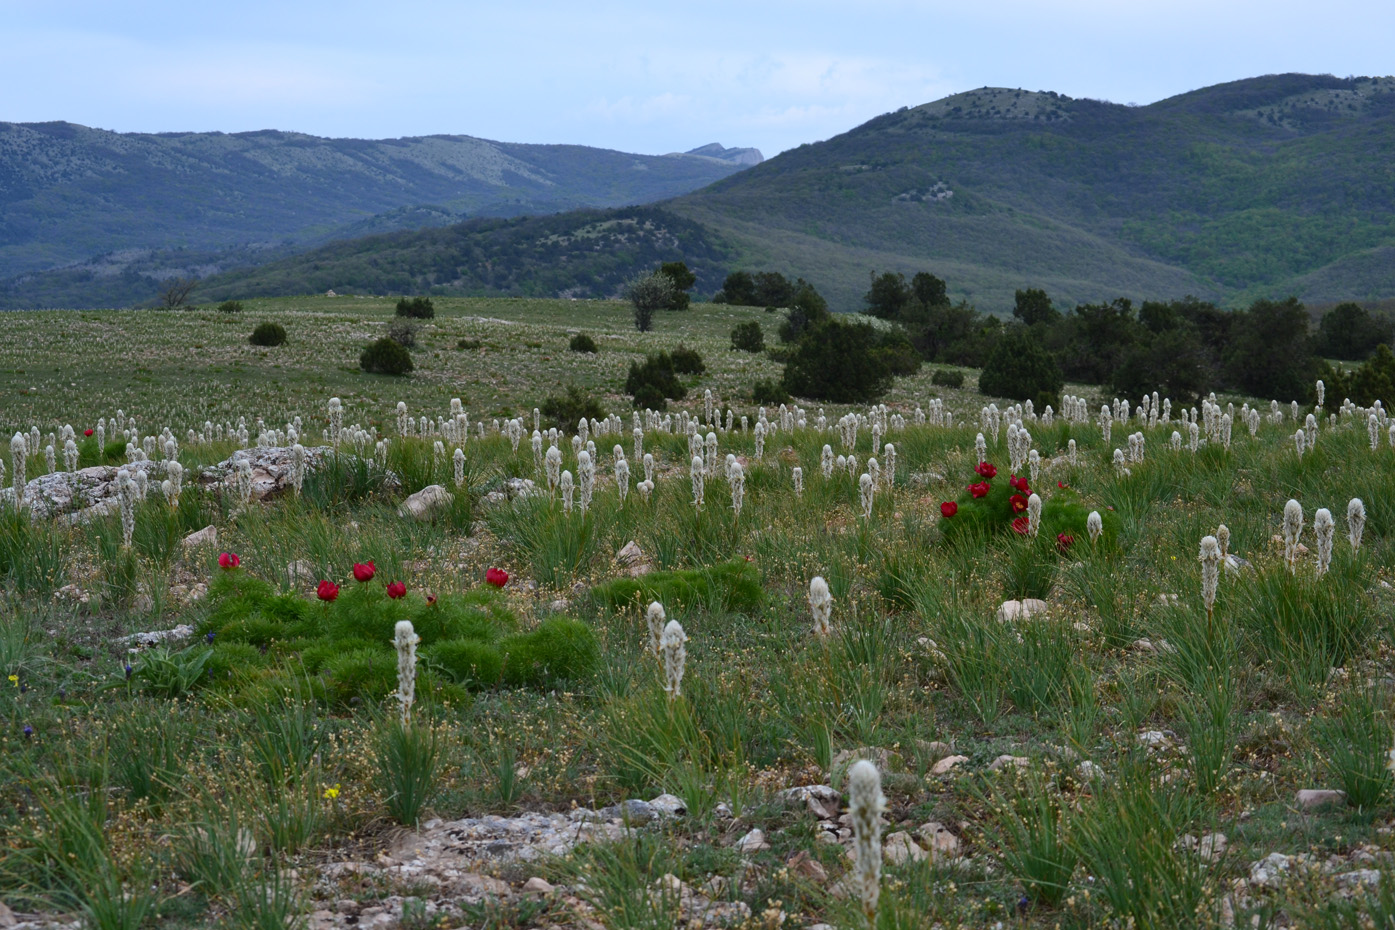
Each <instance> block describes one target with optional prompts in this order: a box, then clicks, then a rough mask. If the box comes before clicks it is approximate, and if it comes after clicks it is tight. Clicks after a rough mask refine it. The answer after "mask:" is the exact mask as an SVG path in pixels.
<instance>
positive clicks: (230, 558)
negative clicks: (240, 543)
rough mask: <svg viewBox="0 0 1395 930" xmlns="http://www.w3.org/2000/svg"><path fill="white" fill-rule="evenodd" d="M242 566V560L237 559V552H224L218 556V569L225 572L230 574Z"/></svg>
mask: <svg viewBox="0 0 1395 930" xmlns="http://www.w3.org/2000/svg"><path fill="white" fill-rule="evenodd" d="M241 564H242V560H241V559H239V558H238V557H237V553H236V552H223V553H220V554H219V555H218V567H219V568H221V569H222V570H223V571H225V572H230V571H232V570H233V569H234V568H237V567H238V566H239V565H241Z"/></svg>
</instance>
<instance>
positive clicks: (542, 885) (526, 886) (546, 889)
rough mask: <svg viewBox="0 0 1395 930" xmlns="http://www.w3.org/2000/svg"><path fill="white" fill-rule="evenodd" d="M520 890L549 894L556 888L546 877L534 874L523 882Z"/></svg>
mask: <svg viewBox="0 0 1395 930" xmlns="http://www.w3.org/2000/svg"><path fill="white" fill-rule="evenodd" d="M521 890H522V892H523V894H530V895H549V894H552V892H553V891H555V890H556V889H555V888H554V887H553V885H552V883H551V882H549V881H548V880H547V879H545V878H539V877H538V876H536V875H534V876H533V877H532V878H530V879H528V880H527V881H526V882H524V883H523V888H522V889H521Z"/></svg>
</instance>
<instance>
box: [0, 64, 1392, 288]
mask: <svg viewBox="0 0 1395 930" xmlns="http://www.w3.org/2000/svg"><path fill="white" fill-rule="evenodd" d="M728 151H731V150H719V157H718V160H719V161H724V160H725V161H734V162H735V163H736V164H740V161H739V159H737V158H730V159H723V158H722V157H721V154H722V153H725V152H728ZM1392 151H1395V78H1389V77H1375V78H1368V77H1360V78H1337V77H1332V76H1330V75H1304V74H1282V75H1269V76H1265V77H1259V78H1252V79H1247V80H1242V81H1236V82H1232V83H1227V84H1220V85H1215V86H1212V87H1207V88H1202V89H1200V90H1196V91H1192V92H1190V93H1186V94H1182V95H1179V96H1176V97H1171V98H1168V99H1166V100H1162V101H1159V102H1157V103H1153V104H1150V105H1148V106H1141V107H1140V106H1125V105H1121V104H1114V103H1109V102H1107V101H1101V100H1091V99H1073V98H1070V97H1066V96H1063V95H1060V94H1057V93H1053V92H1049V91H1027V90H1021V89H1010V88H981V89H979V90H976V91H970V92H967V93H963V94H956V95H954V96H951V97H947V98H945V99H943V100H938V101H934V102H932V103H927V104H924V105H921V106H917V107H906V108H902V109H901V110H898V111H896V112H894V113H888V114H885V115H883V116H880V117H877V118H875V119H873V120H871V121H869V122H867V123H864V124H863V125H861V126H858V127H856V128H854V129H851V130H850V131H848V132H846V133H843V134H841V135H838V136H835V137H833V138H831V139H828V140H826V141H823V142H818V143H811V144H806V145H802V146H800V147H798V148H795V149H793V150H790V151H787V152H783V153H781V154H780V155H778V156H776V157H774V158H771V159H769V160H765V161H762V162H760V163H758V164H754V165H751V166H749V167H744V168H743V169H742V170H739V171H736V172H728V173H727V174H725V175H724V176H723V177H722V178H720V179H716V180H714V181H713V182H712V183H709V184H706V185H705V186H702V187H700V188H698V189H695V190H690V191H687V192H684V193H681V194H677V195H676V196H671V197H669V198H668V199H664V200H659V201H658V202H655V203H650V204H648V205H644V206H626V207H622V208H616V209H610V210H606V209H600V210H597V209H595V206H601V205H588V208H587V209H583V210H575V211H567V212H561V213H556V214H554V215H547V216H513V217H508V218H503V219H500V218H471V219H468V220H466V221H465V222H463V223H454V224H451V225H441V224H440V223H437V222H431V223H426V222H420V223H419V225H421V226H427V225H430V226H432V227H434V228H419V229H415V230H407V229H402V228H400V227H399V228H397V229H395V230H394V229H392V228H391V224H392V221H390V220H386V219H385V220H382V221H381V222H382V223H383V224H384V225H383V228H381V229H373V230H366V229H365V230H363V231H364V232H371V233H372V234H371V235H365V236H363V237H362V238H354V239H340V240H338V241H332V242H325V243H323V244H321V245H318V246H316V247H313V248H310V249H308V250H305V251H298V250H297V249H299V248H303V246H298V247H297V249H291V248H287V250H286V251H284V252H281V253H277V254H271V253H267V252H263V253H261V254H259V255H257V256H244V257H243V258H241V259H239V260H236V261H231V262H227V263H223V264H221V265H219V267H220V268H228V267H229V265H232V264H238V263H239V262H242V263H243V265H244V267H241V268H236V269H233V270H227V271H221V272H220V273H217V274H214V275H212V276H210V277H208V278H207V280H206V281H205V282H204V285H203V287H202V288H201V290H200V294H199V297H200V299H214V298H217V297H220V296H251V295H258V294H267V295H269V294H282V293H306V292H315V291H323V290H325V289H327V288H335V289H337V290H341V291H343V290H356V291H360V292H378V293H407V292H423V293H425V292H434V293H443V294H528V295H539V296H540V295H549V294H550V295H568V296H578V297H581V296H591V297H595V296H612V295H614V294H616V293H618V292H619V291H620V289H621V287H622V285H623V282H624V280H625V279H626V278H627V277H629V276H631V275H633V274H634V273H636V272H638V271H640V270H642V269H644V268H647V267H652V266H653V265H654V264H655V263H657V262H658V261H667V260H676V259H684V260H686V261H688V262H689V264H690V266H692V267H693V269H694V271H696V272H697V274H698V280H699V284H698V287H699V289H700V290H705V291H708V292H710V291H711V290H715V289H716V288H717V287H718V286H720V283H721V279H722V277H723V276H724V275H725V274H726V273H727V272H728V271H730V270H732V269H735V268H747V269H771V270H777V271H782V272H784V273H786V274H789V275H797V276H802V277H805V278H807V279H808V280H810V281H811V282H813V283H814V284H815V285H816V286H817V287H818V288H819V289H820V290H821V291H822V292H823V293H824V294H825V295H826V296H828V297H829V299H830V303H831V304H832V306H834V307H835V308H837V309H855V308H857V307H858V306H860V303H861V295H862V293H863V292H864V291H866V289H867V283H868V276H869V273H871V272H881V271H887V270H890V271H903V272H906V273H908V274H909V273H912V272H915V271H921V270H925V271H931V272H934V273H935V274H937V275H939V276H940V277H942V278H945V279H946V280H947V281H948V282H949V289H950V295H951V297H953V298H955V299H960V298H963V299H968V300H970V301H972V302H974V303H975V304H976V305H978V306H979V307H980V308H983V309H987V310H993V311H998V312H1003V311H1006V310H1007V309H1008V308H1010V306H1011V304H1012V295H1013V292H1014V291H1015V290H1016V289H1017V288H1022V287H1042V288H1045V289H1046V290H1047V291H1048V293H1050V294H1051V295H1052V296H1053V297H1055V298H1056V299H1057V300H1058V301H1060V302H1063V303H1067V304H1069V303H1070V302H1074V301H1092V300H1099V299H1108V298H1113V297H1117V296H1130V297H1134V298H1166V297H1180V296H1183V295H1186V294H1192V295H1195V296H1198V297H1203V298H1208V299H1213V300H1217V301H1219V302H1221V303H1224V304H1230V305H1236V304H1239V303H1241V302H1244V301H1248V300H1250V299H1253V298H1255V297H1260V296H1275V297H1281V296H1287V295H1288V294H1296V295H1298V296H1299V297H1301V298H1303V299H1305V300H1307V301H1310V302H1325V301H1332V300H1340V299H1371V298H1379V297H1387V296H1392V295H1395V172H1392V170H1391V169H1390V159H1389V153H1390V152H1392ZM705 157H709V156H707V155H706V153H705V152H704V150H701V149H700V150H695V152H694V153H692V154H690V155H688V156H687V161H692V162H697V163H703V164H706V162H703V161H701V159H702V158H705ZM684 163H686V162H684ZM0 164H3V163H0ZM332 174H333V172H330V175H332ZM326 183H328V181H326ZM518 184H520V185H521V184H522V182H521V181H520V182H518ZM635 199H636V200H638V198H635ZM403 206H406V205H405V204H404V205H403ZM380 212H381V211H380ZM520 212H521V211H520ZM419 219H420V217H418V216H417V214H415V213H410V214H408V215H404V216H403V217H402V223H403V225H409V224H412V223H418V221H419ZM440 219H441V220H442V222H445V221H447V220H449V219H450V217H448V216H446V217H440ZM293 253H294V254H293ZM17 299H18V300H22V299H23V295H22V293H20V292H19V291H16V290H15V289H14V288H13V287H11V289H10V291H9V294H8V296H6V286H5V284H4V283H3V282H0V301H5V302H8V303H9V304H10V305H15V301H16V300H17Z"/></svg>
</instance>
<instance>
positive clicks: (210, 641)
mask: <svg viewBox="0 0 1395 930" xmlns="http://www.w3.org/2000/svg"><path fill="white" fill-rule="evenodd" d="M204 639H206V640H208V644H209V645H210V646H211V645H213V634H212V633H209V634H208V635H207V636H205V637H204Z"/></svg>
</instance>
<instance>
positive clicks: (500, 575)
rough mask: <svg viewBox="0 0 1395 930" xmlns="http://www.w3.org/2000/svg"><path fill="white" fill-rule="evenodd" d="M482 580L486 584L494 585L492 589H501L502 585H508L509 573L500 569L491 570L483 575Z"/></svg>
mask: <svg viewBox="0 0 1395 930" xmlns="http://www.w3.org/2000/svg"><path fill="white" fill-rule="evenodd" d="M484 580H485V581H486V582H487V583H489V584H492V585H494V587H496V588H502V587H503V586H504V585H506V584H508V583H509V573H508V572H506V571H504V570H503V569H502V568H491V569H490V570H489V571H487V572H485V573H484Z"/></svg>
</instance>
